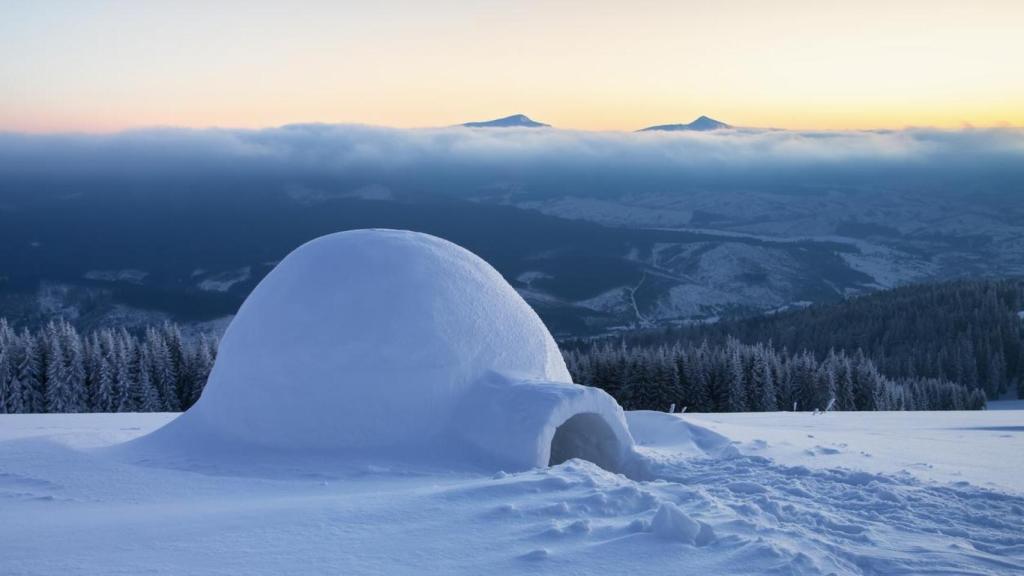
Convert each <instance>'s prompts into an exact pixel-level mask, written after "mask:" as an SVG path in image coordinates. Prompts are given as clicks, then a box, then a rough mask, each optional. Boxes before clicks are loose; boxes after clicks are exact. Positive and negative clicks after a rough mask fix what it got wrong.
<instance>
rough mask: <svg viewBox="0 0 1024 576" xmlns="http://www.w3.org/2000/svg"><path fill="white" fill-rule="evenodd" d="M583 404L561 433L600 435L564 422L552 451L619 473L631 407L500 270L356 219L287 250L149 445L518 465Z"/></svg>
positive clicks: (448, 247) (548, 445)
mask: <svg viewBox="0 0 1024 576" xmlns="http://www.w3.org/2000/svg"><path fill="white" fill-rule="evenodd" d="M583 412H586V413H589V414H594V415H597V419H596V420H595V419H589V420H588V419H582V420H579V421H574V422H575V423H576V424H579V425H580V426H581V427H579V428H572V427H569V428H567V429H566V430H568V431H569V432H571V431H572V429H575V430H576V432H575V436H579V437H588V438H589V437H600V438H602V439H603V440H602V441H601V442H598V444H596V445H583V444H579V443H576V444H574V443H573V442H575V440H574V439H573V438H574V436H573V434H568V435H566V434H563V435H562V436H559V443H558V444H557V445H555V446H554V447H555V448H558V447H561V448H563V449H567V450H584V451H589V452H588V453H593V454H599V455H598V456H595V458H597V460H599V461H600V463H602V464H603V465H605V466H606V467H607V468H610V469H614V470H620V469H622V467H623V466H624V465H625V464H626V460H628V458H629V457H630V455H631V446H632V439H631V438H630V436H629V432H628V431H627V430H626V425H625V420H624V418H623V415H622V409H621V408H620V407H619V406H618V404H617V403H616V402H615V401H614V400H613V399H612V398H611V397H610V396H608V395H607V394H606V393H604V392H603V391H601V390H598V389H596V388H589V387H584V386H579V385H576V384H573V383H572V380H571V378H570V376H569V372H568V370H567V369H566V367H565V362H564V361H563V360H562V356H561V353H560V352H559V350H558V346H557V344H556V343H555V341H554V339H553V338H552V337H551V334H550V333H549V332H548V330H547V328H546V327H545V326H544V324H543V323H542V322H541V320H540V318H539V317H538V316H537V314H536V313H535V312H534V311H533V309H532V308H530V306H529V305H528V304H527V303H526V302H525V301H524V300H523V299H522V297H520V296H519V294H518V293H517V292H516V291H515V290H514V289H513V288H512V287H511V286H510V285H509V284H508V282H506V281H505V280H504V279H503V278H502V276H501V275H500V274H499V273H498V272H497V271H496V270H495V269H494V268H492V267H491V266H490V265H489V264H487V263H486V262H484V261H483V260H482V259H480V258H479V257H477V256H476V255H474V254H472V253H471V252H469V251H467V250H465V249H463V248H460V247H459V246H456V245H455V244H452V243H450V242H448V241H445V240H442V239H440V238H436V237H433V236H429V235H426V234H420V233H414V232H408V231H397V230H355V231H349V232H340V233H337V234H331V235H328V236H324V237H321V238H318V239H316V240H313V241H311V242H309V243H307V244H305V245H303V246H300V247H299V248H297V249H296V250H295V251H294V252H292V253H291V254H289V255H288V256H287V257H286V258H285V259H284V260H283V261H281V262H280V263H279V264H278V265H277V266H276V267H275V268H274V269H273V270H272V271H271V272H270V274H268V275H267V276H266V278H264V279H263V281H261V282H260V284H259V285H258V286H257V287H256V288H255V290H253V292H252V294H251V295H250V296H249V297H248V298H247V299H246V301H245V303H244V304H243V305H242V307H241V309H240V310H239V312H238V314H237V315H236V316H235V318H234V319H233V320H232V322H231V324H230V326H228V328H227V331H226V332H225V334H224V337H223V339H222V340H221V343H220V347H219V352H218V356H217V361H216V364H215V366H214V368H213V371H212V374H211V376H210V379H209V382H208V383H207V386H206V388H205V390H204V392H203V395H202V397H201V398H200V400H199V402H198V403H197V404H196V405H195V406H194V407H193V408H192V409H191V410H189V412H188V413H187V414H186V415H185V416H184V417H183V418H181V419H180V420H177V421H176V422H175V424H174V425H173V426H170V427H168V428H167V429H165V430H161V431H160V432H159V433H157V434H156V435H154V437H152V438H147V439H143V440H140V443H141V444H145V443H154V444H159V445H160V446H161V447H162V448H163V449H164V450H176V451H178V452H182V453H186V452H191V453H192V455H193V456H194V457H204V453H205V457H207V458H210V457H216V458H220V457H222V456H223V455H224V454H237V453H238V451H239V450H240V448H238V447H237V446H236V445H238V444H245V445H247V446H248V447H253V446H259V447H267V448H271V449H277V450H281V451H287V452H289V453H291V454H296V453H313V452H320V453H327V454H330V455H331V457H335V458H346V459H349V460H351V459H353V458H362V459H364V460H374V459H380V458H389V459H393V460H401V459H410V458H412V459H417V460H421V461H429V462H433V463H440V462H444V463H445V464H449V463H454V462H461V463H463V464H468V465H471V466H474V467H485V468H489V469H492V470H497V469H505V470H522V469H528V468H532V467H535V466H543V465H547V464H548V462H549V459H550V458H551V450H552V448H553V444H552V443H553V441H554V440H555V434H556V431H557V430H558V427H559V426H560V425H562V424H563V423H566V421H567V420H569V419H570V418H571V417H573V416H575V415H577V414H580V413H583ZM580 422H583V423H582V424H580ZM595 435H596V436H595Z"/></svg>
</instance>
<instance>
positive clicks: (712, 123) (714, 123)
mask: <svg viewBox="0 0 1024 576" xmlns="http://www.w3.org/2000/svg"><path fill="white" fill-rule="evenodd" d="M724 128H732V126H730V125H728V124H726V123H725V122H720V121H718V120H715V119H714V118H711V117H709V116H701V117H699V118H697V119H696V120H694V121H693V122H690V123H689V124H659V125H657V126H648V127H647V128H643V129H641V130H640V132H650V131H660V132H679V131H694V132H708V131H710V130H721V129H724Z"/></svg>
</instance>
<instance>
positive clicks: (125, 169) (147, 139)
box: [0, 125, 1024, 193]
mask: <svg viewBox="0 0 1024 576" xmlns="http://www.w3.org/2000/svg"><path fill="white" fill-rule="evenodd" d="M209 175H218V176H223V177H239V178H261V177H273V178H281V179H284V180H296V181H301V180H302V179H303V178H318V179H323V178H327V179H331V178H337V179H343V180H346V181H353V182H363V183H384V184H387V185H391V186H398V187H404V188H408V189H410V190H414V189H423V190H429V191H439V192H443V191H446V190H448V191H452V192H456V193H458V192H463V191H472V190H474V189H478V188H479V187H481V186H487V185H489V184H492V183H496V182H511V183H516V184H519V185H523V186H525V187H527V188H530V189H534V190H536V191H538V192H558V191H562V192H567V193H580V192H585V191H586V190H593V191H595V193H597V192H601V191H606V190H609V189H614V190H624V189H627V188H628V189H630V190H629V191H642V190H643V189H644V188H656V189H659V190H661V189H675V188H679V189H684V188H686V187H691V186H692V187H708V186H716V185H722V186H744V187H756V186H773V185H779V186H794V185H797V186H799V185H801V184H808V183H811V184H826V185H828V184H837V185H841V184H851V185H885V184H888V185H893V186H906V187H913V186H921V185H928V186H934V187H937V188H954V187H956V186H963V185H965V184H966V183H970V185H971V187H972V188H977V187H979V186H980V187H984V186H988V185H991V186H998V187H1001V188H1005V187H1006V186H1007V185H1008V184H1009V185H1013V184H1019V183H1021V182H1024V130H1021V129H1012V128H1005V129H964V130H954V131H949V130H928V129H911V130H902V131H885V132H789V131H754V130H727V131H719V132H712V133H651V132H645V133H621V132H575V131H565V130H555V129H464V128H446V129H429V130H427V129H423V130H400V129H390V128H380V127H369V126H358V125H294V126H284V127H280V128H272V129H265V130H224V129H210V130H185V129H156V130H141V131H129V132H123V133H117V134H108V135H90V134H62V135H60V134H59V135H28V134H17V133H6V134H0V186H3V181H4V180H9V179H11V178H19V179H21V178H26V177H28V178H33V177H43V178H71V179H73V178H81V177H100V178H117V177H130V178H148V177H152V178H167V177H175V178H191V177H206V176H209ZM0 192H2V190H0Z"/></svg>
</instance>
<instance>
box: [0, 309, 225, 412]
mask: <svg viewBox="0 0 1024 576" xmlns="http://www.w3.org/2000/svg"><path fill="white" fill-rule="evenodd" d="M216 353H217V341H216V339H213V338H209V337H206V336H200V337H198V338H194V339H186V338H183V337H182V334H181V330H180V329H179V327H178V326H176V325H174V324H164V325H162V326H160V327H150V328H148V329H146V330H145V332H144V333H142V334H139V335H136V334H132V333H129V332H128V331H126V330H124V329H116V330H112V329H103V330H97V331H93V332H91V333H90V334H88V335H85V336H83V335H81V334H79V333H78V331H77V330H76V329H75V328H74V326H72V325H71V324H68V323H67V322H64V321H53V322H50V323H49V324H47V325H46V326H43V327H42V328H39V329H38V330H36V331H34V332H33V331H30V330H28V329H22V330H21V331H18V332H16V331H15V330H13V329H12V328H11V326H10V325H9V324H8V323H7V321H6V320H4V319H2V318H0V413H28V412H176V411H180V410H185V409H187V408H188V407H189V406H191V405H192V404H193V403H194V402H195V401H196V400H197V399H198V398H199V394H200V393H201V392H202V389H203V386H204V385H205V383H206V378H207V376H208V375H209V373H210V369H211V368H212V367H213V361H214V358H215V357H216Z"/></svg>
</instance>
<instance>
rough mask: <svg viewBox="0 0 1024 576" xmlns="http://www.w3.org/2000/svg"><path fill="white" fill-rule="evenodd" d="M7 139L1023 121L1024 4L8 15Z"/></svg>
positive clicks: (5, 3)
mask: <svg viewBox="0 0 1024 576" xmlns="http://www.w3.org/2000/svg"><path fill="white" fill-rule="evenodd" d="M0 14H3V18H0V131H14V132H80V131H84V132H109V131H118V130H124V129H132V128H142V127H153V126H176V127H212V126H220V127H237V128H257V127H266V126H279V125H283V124H290V123H306V122H324V123H360V124H371V125H383V126H393V127H400V128H411V127H432V126H446V125H451V124H455V123H460V122H465V121H470V120H484V119H489V118H495V117H499V116H505V115H508V114H513V113H524V114H527V115H529V116H530V117H532V118H534V119H536V120H539V121H543V122H547V123H550V124H553V125H555V126H558V127H562V128H571V129H578V130H634V129H638V128H642V127H644V126H648V125H651V124H662V123H670V122H688V121H690V120H692V119H693V118H695V117H697V116H699V115H702V114H706V115H708V116H712V117H715V118H717V119H720V120H723V121H726V122H729V123H730V124H733V125H739V126H756V127H776V128H790V129H800V130H831V129H839V130H842V129H874V128H893V129H898V128H905V127H908V126H928V127H938V128H959V127H963V126H978V127H993V126H994V127H999V126H1024V106H1022V105H1020V103H1021V102H1024V74H1021V73H1020V58H1021V55H1024V34H1022V33H1021V26H1022V23H1024V2H1021V1H1019V0H976V1H972V2H963V1H945V0H899V1H895V0H886V1H877V0H861V1H859V2H847V1H842V2H839V1H832V0H815V1H805V0H776V1H773V2H763V1H755V0H752V1H746V0H739V1H723V2H707V1H700V2H695V1H686V0H634V1H631V2H605V1H602V0H591V1H579V2H576V1H572V2H570V1H548V2H539V1H529V0H520V1H516V2H498V1H492V2H466V1H454V0H439V1H437V2H421V1H392V0H379V1H376V2H344V1H335V2H328V1H323V2H318V1H312V0H310V1H307V2H295V3H286V2H264V1H261V0H250V1H247V2H235V1H230V0H225V1H222V2H216V3H211V2H200V1H195V0H177V1H174V2H156V1H145V0H136V1H125V2H101V1H92V0H74V1H68V2H61V1H51V0H38V1H33V2H27V1H17V0H0Z"/></svg>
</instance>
